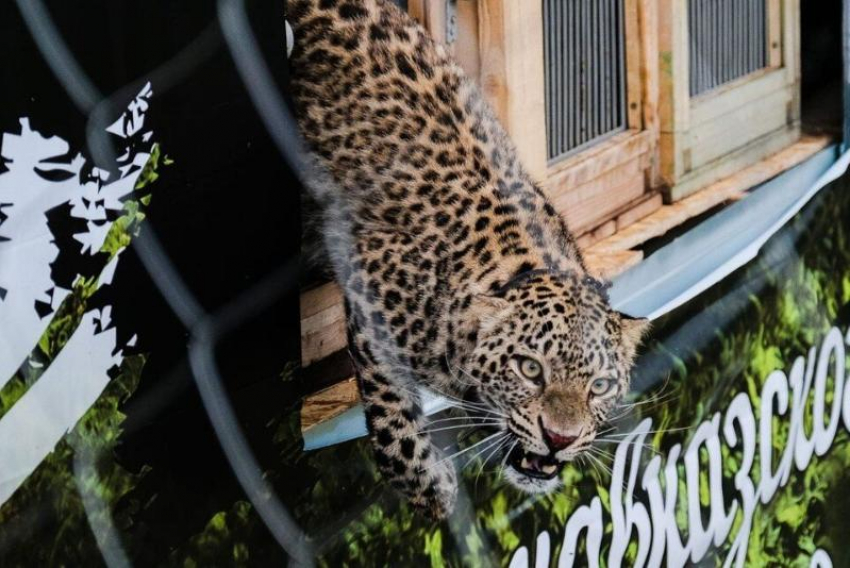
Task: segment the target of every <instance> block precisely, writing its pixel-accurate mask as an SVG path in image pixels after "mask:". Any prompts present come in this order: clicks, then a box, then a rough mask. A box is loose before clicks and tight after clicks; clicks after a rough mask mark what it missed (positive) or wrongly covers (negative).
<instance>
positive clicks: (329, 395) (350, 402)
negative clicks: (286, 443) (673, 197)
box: [301, 377, 360, 431]
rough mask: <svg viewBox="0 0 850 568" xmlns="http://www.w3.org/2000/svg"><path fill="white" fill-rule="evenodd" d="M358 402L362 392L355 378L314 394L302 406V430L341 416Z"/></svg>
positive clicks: (306, 398) (305, 399)
mask: <svg viewBox="0 0 850 568" xmlns="http://www.w3.org/2000/svg"><path fill="white" fill-rule="evenodd" d="M358 402H360V392H359V391H358V389H357V381H356V380H355V379H354V377H351V378H349V379H347V380H345V381H342V382H340V383H337V384H335V385H333V386H332V387H328V388H326V389H323V390H320V391H319V392H317V393H313V394H311V395H310V396H307V397H305V398H304V402H303V403H302V405H301V430H302V431H304V430H308V429H310V428H312V427H313V426H315V425H316V424H318V423H320V422H324V421H325V420H330V419H331V418H334V417H335V416H339V415H340V414H342V413H343V412H345V411H346V410H348V409H349V408H351V407H352V406H354V405H356V404H357V403H358Z"/></svg>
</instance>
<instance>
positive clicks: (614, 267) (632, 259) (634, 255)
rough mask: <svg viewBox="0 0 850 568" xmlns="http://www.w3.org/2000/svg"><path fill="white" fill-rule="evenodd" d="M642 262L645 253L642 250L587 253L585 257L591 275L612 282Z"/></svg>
mask: <svg viewBox="0 0 850 568" xmlns="http://www.w3.org/2000/svg"><path fill="white" fill-rule="evenodd" d="M641 260H643V251H640V250H620V251H599V252H593V251H587V252H586V253H585V255H584V262H585V264H587V269H588V270H589V271H590V273H591V274H593V275H594V276H596V277H597V278H603V279H605V280H611V279H612V278H614V277H615V276H617V275H618V274H620V273H622V272H625V271H626V270H628V269H629V268H631V267H632V266H635V265H636V264H638V263H640V261H641Z"/></svg>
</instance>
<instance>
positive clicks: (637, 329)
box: [620, 312, 649, 357]
mask: <svg viewBox="0 0 850 568" xmlns="http://www.w3.org/2000/svg"><path fill="white" fill-rule="evenodd" d="M620 330H621V332H622V338H623V345H624V347H625V348H626V351H627V352H628V353H629V356H630V357H633V356H634V354H635V352H637V348H638V345H640V341H641V339H642V338H643V336H644V334H645V333H646V332H647V331H649V320H648V319H646V318H636V317H632V316H630V315H628V314H624V313H622V312H620Z"/></svg>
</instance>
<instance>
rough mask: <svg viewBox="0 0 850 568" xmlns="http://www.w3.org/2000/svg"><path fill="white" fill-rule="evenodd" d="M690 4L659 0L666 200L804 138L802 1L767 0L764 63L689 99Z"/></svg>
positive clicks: (692, 190)
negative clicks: (801, 79) (801, 72)
mask: <svg viewBox="0 0 850 568" xmlns="http://www.w3.org/2000/svg"><path fill="white" fill-rule="evenodd" d="M687 1H688V0H660V2H659V10H660V12H659V43H660V45H659V50H660V51H659V67H660V70H661V72H660V78H661V84H660V99H659V110H660V121H661V135H660V136H661V137H660V156H661V176H662V179H663V182H664V185H665V187H666V191H665V193H666V198H667V200H668V201H676V200H678V199H681V198H683V197H685V196H687V195H689V194H691V193H693V192H695V191H697V190H699V189H701V188H703V187H706V186H707V185H710V184H712V183H714V182H715V181H717V180H719V179H722V178H725V177H727V176H729V175H731V174H733V173H734V172H736V171H738V170H741V169H743V168H745V167H747V166H749V165H751V164H754V163H756V162H758V161H759V160H762V159H764V158H766V157H767V156H769V155H771V154H774V153H776V152H777V151H779V150H781V149H782V148H783V147H786V146H789V145H790V144H793V143H794V142H795V141H796V140H797V139H798V138H799V137H800V94H799V93H800V62H799V58H800V48H799V44H800V41H799V33H800V32H799V30H800V23H799V17H800V16H799V13H800V12H799V3H798V2H796V1H795V0H765V4H766V13H767V26H766V32H767V44H768V45H767V46H766V56H767V67H766V68H764V69H762V70H759V71H756V72H754V73H751V74H749V75H746V76H744V77H741V78H740V79H738V80H735V81H732V82H730V83H727V84H725V85H723V86H721V87H719V88H717V89H714V90H712V91H709V92H707V93H704V94H701V95H699V96H695V97H691V95H690V93H689V73H690V69H689V65H690V63H689V38H688V29H689V28H688V25H689V24H688V10H687Z"/></svg>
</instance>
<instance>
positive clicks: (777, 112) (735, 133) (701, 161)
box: [686, 89, 791, 169]
mask: <svg viewBox="0 0 850 568" xmlns="http://www.w3.org/2000/svg"><path fill="white" fill-rule="evenodd" d="M790 101H791V95H790V93H789V91H788V89H780V90H776V91H774V92H771V93H765V95H764V96H763V97H761V98H760V99H757V100H754V101H751V102H750V103H748V104H746V105H743V106H741V107H738V108H736V109H735V110H733V111H731V112H729V113H727V114H725V115H723V116H722V117H716V118H715V119H714V120H711V121H709V122H705V123H703V124H700V125H692V126H691V130H690V131H689V132H688V142H687V144H686V147H687V148H688V149H689V150H690V152H691V164H692V167H693V169H698V168H699V167H701V166H703V165H705V164H708V163H709V162H711V161H712V160H716V159H717V158H719V157H721V156H724V155H726V154H729V153H731V152H733V151H734V150H736V149H738V148H741V147H743V146H746V145H747V144H748V143H749V142H751V141H753V140H757V139H758V138H761V137H762V136H765V135H766V134H768V133H770V132H773V131H776V130H778V129H781V128H783V127H785V126H786V124H787V122H788V103H789V102H790Z"/></svg>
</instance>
